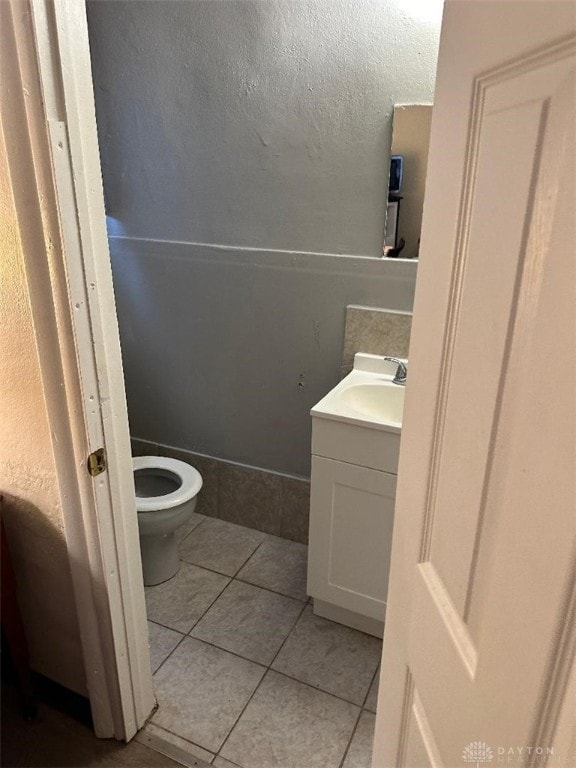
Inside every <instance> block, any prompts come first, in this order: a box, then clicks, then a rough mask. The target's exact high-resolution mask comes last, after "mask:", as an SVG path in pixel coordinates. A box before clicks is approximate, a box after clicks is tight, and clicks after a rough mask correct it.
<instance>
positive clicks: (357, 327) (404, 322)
mask: <svg viewBox="0 0 576 768" xmlns="http://www.w3.org/2000/svg"><path fill="white" fill-rule="evenodd" d="M411 326H412V315H411V313H409V312H394V311H392V310H388V309H378V308H377V307H360V306H356V305H354V304H349V305H348V306H347V307H346V330H345V331H344V351H343V354H342V376H343V377H344V376H346V375H347V374H348V373H350V371H351V370H352V366H353V364H354V355H355V354H356V352H368V353H370V354H372V355H391V356H392V357H408V347H409V345H410V328H411Z"/></svg>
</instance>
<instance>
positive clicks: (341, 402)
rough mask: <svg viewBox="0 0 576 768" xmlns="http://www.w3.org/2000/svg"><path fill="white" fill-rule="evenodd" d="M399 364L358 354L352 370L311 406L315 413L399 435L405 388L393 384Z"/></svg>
mask: <svg viewBox="0 0 576 768" xmlns="http://www.w3.org/2000/svg"><path fill="white" fill-rule="evenodd" d="M397 367H398V366H397V364H396V363H394V362H390V361H389V360H386V359H385V358H384V357H382V356H379V355H368V354H365V353H362V352H359V353H357V354H356V355H355V357H354V368H353V370H352V371H351V372H350V373H349V374H348V376H346V378H345V379H342V381H341V382H340V383H339V384H337V385H336V386H335V387H334V389H332V390H330V392H328V394H327V395H326V396H325V397H323V398H322V400H320V402H319V403H317V404H316V405H315V406H314V408H312V411H311V413H312V416H313V417H314V418H316V419H332V420H334V421H340V422H348V423H351V424H357V425H358V426H362V427H368V428H370V429H380V430H382V429H383V430H386V431H388V432H395V433H397V434H400V431H401V429H402V412H403V410H404V392H405V387H402V386H400V385H399V384H394V383H393V379H394V375H395V373H396V368H397Z"/></svg>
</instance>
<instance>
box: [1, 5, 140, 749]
mask: <svg viewBox="0 0 576 768" xmlns="http://www.w3.org/2000/svg"><path fill="white" fill-rule="evenodd" d="M7 5H8V4H7ZM9 6H10V8H9V10H8V11H7V14H6V15H7V17H8V18H9V19H10V20H11V29H10V33H13V39H14V44H15V48H16V51H17V60H16V61H14V62H13V63H12V65H11V74H12V75H13V76H14V83H15V87H14V89H13V98H14V99H15V100H18V108H19V109H20V110H21V114H22V115H23V121H22V122H23V123H25V125H26V129H27V130H26V131H24V132H23V133H24V135H23V136H22V137H21V140H22V147H23V149H22V151H21V152H19V153H18V156H16V153H13V156H12V158H11V161H10V162H11V167H14V168H15V169H16V167H17V166H20V167H22V168H24V167H25V171H26V172H27V173H28V175H29V177H30V183H29V185H27V189H26V193H27V195H28V198H29V197H30V194H31V191H32V190H33V189H34V188H35V189H36V198H37V199H36V200H35V206H34V208H35V210H34V216H30V212H29V211H30V206H29V205H28V208H27V209H26V221H25V222H23V224H24V225H25V229H26V237H27V238H28V239H30V242H31V243H32V245H33V246H35V247H32V248H25V249H24V251H25V272H26V280H27V283H28V287H29V294H30V302H31V307H32V315H33V323H34V330H35V334H36V338H37V347H38V356H39V363H40V369H41V376H42V384H43V388H44V393H45V399H46V404H47V411H48V418H49V425H50V432H51V436H52V444H53V449H54V457H55V462H56V471H57V476H58V483H59V487H60V493H61V499H62V514H63V518H64V529H65V536H66V543H67V549H68V556H69V562H70V569H71V575H72V582H73V588H74V595H75V602H76V613H77V617H78V623H79V627H80V636H81V643H82V650H83V656H84V666H85V672H86V681H87V688H88V694H89V698H90V704H91V709H92V715H93V720H94V729H95V732H96V735H97V736H100V737H115V738H117V739H124V740H129V739H130V738H132V736H134V735H135V733H136V731H137V730H138V729H139V728H140V727H141V726H142V725H143V724H144V722H145V720H146V718H147V717H148V716H149V714H150V712H151V711H152V709H153V706H154V693H153V687H152V675H151V671H150V657H149V649H148V632H147V623H146V609H145V602H144V586H143V579H142V566H141V560H140V550H139V541H138V524H137V517H136V505H135V497H134V485H133V480H132V462H131V452H130V437H129V429H128V416H127V408H126V398H125V392H124V381H123V372H122V360H121V354H120V343H119V335H118V326H117V319H116V310H115V302H114V293H113V287H112V275H111V267H110V258H109V252H108V242H107V234H106V225H105V214H104V197H103V191H102V183H101V170H100V156H99V151H98V141H97V134H96V118H95V111H94V98H93V90H92V74H91V64H90V53H89V44H88V29H87V21H86V10H85V6H84V3H83V2H81V0H74V2H67V1H66V0H55V1H54V2H50V0H26V2H22V1H18V0H10V2H9ZM17 207H18V206H17ZM21 211H22V212H23V211H24V209H23V208H21ZM31 238H32V239H33V241H32V239H31ZM98 448H104V451H105V454H106V461H107V471H105V472H103V473H102V474H100V475H98V476H97V477H91V476H90V475H89V473H88V469H87V458H88V455H89V454H90V453H91V452H92V451H94V450H96V449H98Z"/></svg>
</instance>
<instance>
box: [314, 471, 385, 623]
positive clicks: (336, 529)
mask: <svg viewBox="0 0 576 768" xmlns="http://www.w3.org/2000/svg"><path fill="white" fill-rule="evenodd" d="M395 495H396V476H395V475H391V474H388V473H387V472H380V471H378V470H374V469H366V468H364V467H358V466H356V465H354V464H346V463H344V462H341V461H333V460H331V459H324V458H321V457H319V456H313V457H312V491H311V500H310V544H309V555H308V593H309V594H310V595H312V596H313V597H318V598H320V599H322V600H325V601H327V602H329V603H332V604H334V605H339V606H341V607H342V608H346V609H348V610H351V611H355V612H357V613H360V614H362V615H365V616H369V617H371V618H374V619H378V620H380V621H383V620H384V613H385V607H386V594H387V591H388V570H389V566H390V550H391V547H392V527H393V522H394V501H395Z"/></svg>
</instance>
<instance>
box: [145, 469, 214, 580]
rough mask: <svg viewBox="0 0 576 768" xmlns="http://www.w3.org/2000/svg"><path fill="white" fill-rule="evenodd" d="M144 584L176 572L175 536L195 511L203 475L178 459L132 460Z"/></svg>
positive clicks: (168, 576)
mask: <svg viewBox="0 0 576 768" xmlns="http://www.w3.org/2000/svg"><path fill="white" fill-rule="evenodd" d="M132 466H133V469H134V486H135V489H136V510H137V512H138V531H139V534H140V551H141V553H142V570H143V572H144V584H145V585H146V586H153V585H154V584H161V583H162V582H163V581H168V579H171V578H172V577H173V576H175V575H176V574H177V573H178V570H179V568H180V558H179V556H178V540H177V538H176V536H175V533H176V531H177V530H178V528H180V526H182V525H184V524H185V523H186V522H187V521H188V520H189V519H190V516H191V514H192V512H194V508H195V507H196V499H197V498H198V494H199V492H200V489H201V488H202V475H201V474H200V472H198V470H197V469H194V467H192V466H190V464H186V462H184V461H179V460H178V459H169V458H166V457H165V456H137V457H134V458H133V459H132Z"/></svg>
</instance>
